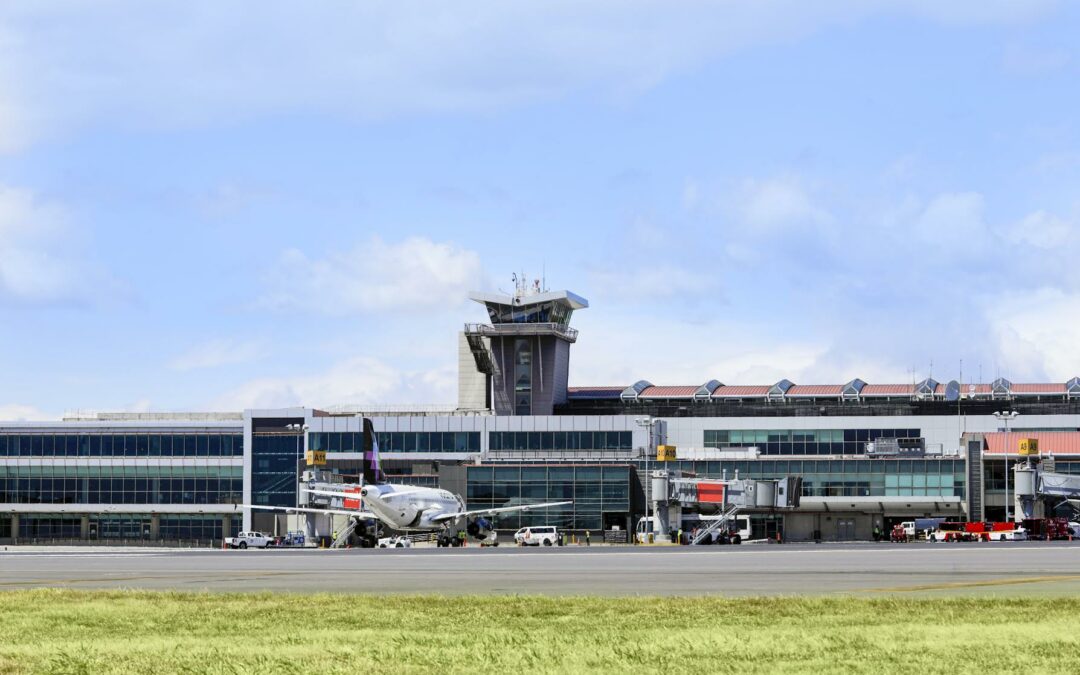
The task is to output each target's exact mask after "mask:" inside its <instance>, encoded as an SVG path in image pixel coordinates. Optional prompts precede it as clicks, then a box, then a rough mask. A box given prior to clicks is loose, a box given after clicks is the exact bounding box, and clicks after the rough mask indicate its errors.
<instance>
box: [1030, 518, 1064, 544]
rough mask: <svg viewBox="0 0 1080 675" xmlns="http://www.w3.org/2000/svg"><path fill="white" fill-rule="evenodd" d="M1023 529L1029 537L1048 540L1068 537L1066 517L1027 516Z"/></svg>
mask: <svg viewBox="0 0 1080 675" xmlns="http://www.w3.org/2000/svg"><path fill="white" fill-rule="evenodd" d="M1024 529H1026V530H1027V531H1028V537H1029V538H1031V539H1042V540H1045V541H1050V540H1053V539H1068V538H1069V519H1068V518H1028V519H1026V520H1024Z"/></svg>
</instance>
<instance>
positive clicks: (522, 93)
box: [0, 0, 1046, 149]
mask: <svg viewBox="0 0 1080 675" xmlns="http://www.w3.org/2000/svg"><path fill="white" fill-rule="evenodd" d="M942 5H947V8H943V7H942ZM1045 9H1046V6H1045V3H1035V2H1028V3H997V2H986V1H985V0H983V1H978V0H971V1H969V2H951V3H940V2H926V3H915V4H911V3H909V2H901V1H899V0H877V1H876V2H868V1H864V0H838V1H834V2H828V3H823V2H817V3H812V2H802V1H801V0H773V1H772V2H758V3H739V2H692V3H682V4H672V3H668V2H661V1H659V0H627V1H621V2H614V1H608V2H596V3H588V4H582V3H580V2H575V1H572V0H553V1H551V2H544V3H490V2H458V3H453V4H446V5H442V4H434V5H430V4H428V5H422V6H421V5H417V4H414V3H403V2H395V1H392V0H381V1H380V0H373V1H371V2H365V3H315V4H312V3H308V4H305V5H303V6H302V7H300V6H297V5H293V4H289V3H190V2H180V1H179V0H174V1H173V2H155V3H152V4H148V3H143V2H134V1H130V2H123V1H112V2H95V3H60V4H55V3H41V2H36V1H35V0H21V1H20V0H7V1H6V2H5V3H4V4H3V8H2V9H0V30H2V31H3V32H2V33H0V85H2V86H0V122H2V121H3V120H5V119H6V120H7V121H8V126H7V128H5V127H0V139H3V140H2V143H0V144H2V145H4V146H5V147H7V148H9V149H11V148H14V147H18V145H20V144H24V143H26V142H29V141H30V140H31V135H32V133H34V132H37V133H47V131H45V130H47V129H49V128H53V129H55V128H57V127H61V128H63V127H73V126H79V125H82V124H86V123H88V122H90V123H92V122H105V123H111V122H112V120H114V119H117V118H123V119H124V120H125V124H126V125H130V124H142V125H146V126H150V127H154V126H158V125H177V124H180V125H185V124H201V123H204V122H209V121H213V122H220V121H222V120H231V119H235V118H245V117H249V116H252V115H263V114H279V113H283V112H285V113H287V112H294V111H298V110H299V111H318V112H329V113H331V114H335V115H341V116H345V117H351V118H360V119H370V118H379V117H385V116H390V115H395V114H416V113H420V114H425V113H428V112H445V111H487V110H491V109H493V108H494V109H497V108H501V107H505V106H511V105H516V104H521V103H528V102H532V101H542V100H550V99H554V98H558V97H561V96H564V95H567V94H569V93H573V92H576V91H591V92H600V93H601V95H606V96H616V97H618V96H621V95H624V94H627V93H630V94H633V93H636V92H639V91H641V90H643V89H647V88H649V87H652V86H655V85H656V84H657V83H659V82H662V81H663V80H664V79H665V78H667V77H669V76H670V75H671V74H673V73H677V72H680V71H683V70H686V69H690V68H693V67H696V66H699V65H700V64H701V63H703V62H706V61H708V60H711V59H714V58H717V57H719V56H722V55H724V54H728V53H731V52H734V51H737V50H741V49H745V48H748V47H754V46H758V45H762V44H770V43H776V42H784V41H789V40H792V39H797V38H799V37H802V36H805V35H808V34H812V33H813V32H815V31H817V30H821V29H823V28H826V27H829V26H833V25H841V24H850V23H854V22H857V21H859V20H861V19H865V18H867V17H869V16H874V15H883V14H884V15H890V14H905V15H914V16H917V17H921V18H923V19H926V20H930V21H937V22H946V23H961V24H968V23H982V22H988V21H989V22H1000V23H1007V24H1012V23H1015V22H1016V20H1017V19H1018V18H1024V17H1025V16H1030V15H1038V14H1040V13H1042V12H1043V11H1045ZM18 120H35V121H36V122H37V126H38V127H39V128H38V129H35V130H31V129H29V128H26V127H25V125H20V124H16V123H15V122H16V121H18ZM20 134H21V135H23V137H22V138H18V137H17V136H18V135H20Z"/></svg>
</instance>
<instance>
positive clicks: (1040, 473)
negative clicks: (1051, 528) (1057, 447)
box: [1013, 446, 1080, 521]
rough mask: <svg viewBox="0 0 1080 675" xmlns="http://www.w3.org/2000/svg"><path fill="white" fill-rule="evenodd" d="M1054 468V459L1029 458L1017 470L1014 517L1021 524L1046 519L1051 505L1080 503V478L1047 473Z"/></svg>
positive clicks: (1071, 475)
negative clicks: (1023, 521) (1028, 519)
mask: <svg viewBox="0 0 1080 675" xmlns="http://www.w3.org/2000/svg"><path fill="white" fill-rule="evenodd" d="M1035 449H1036V451H1037V446H1036V448H1035ZM1052 466H1053V459H1052V458H1049V457H1045V458H1044V457H1038V456H1034V455H1028V457H1027V461H1026V462H1024V463H1022V464H1017V465H1016V466H1015V467H1014V468H1013V476H1014V480H1013V485H1014V486H1015V487H1014V497H1013V498H1014V500H1015V504H1014V508H1013V514H1014V515H1013V517H1014V518H1015V519H1016V520H1017V521H1020V520H1023V519H1025V518H1045V517H1046V515H1047V514H1046V506H1047V504H1048V503H1055V505H1057V504H1060V503H1061V502H1062V501H1067V502H1071V503H1073V504H1077V503H1080V476H1077V475H1073V474H1067V473H1055V472H1053V471H1047V470H1046V469H1047V468H1049V467H1052Z"/></svg>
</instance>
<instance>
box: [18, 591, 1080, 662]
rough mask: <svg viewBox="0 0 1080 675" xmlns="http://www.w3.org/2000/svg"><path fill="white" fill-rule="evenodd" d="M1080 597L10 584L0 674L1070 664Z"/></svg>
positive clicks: (1075, 652) (1078, 649)
mask: <svg viewBox="0 0 1080 675" xmlns="http://www.w3.org/2000/svg"><path fill="white" fill-rule="evenodd" d="M1078 636H1080V599H1076V598H1067V599H1061V600H1048V599H1026V598H1025V599H962V598H952V599H939V600H919V599H910V598H902V599H873V600H862V599H844V598H830V599H807V598H797V599H783V598H769V599H723V598H693V599H689V598H688V599H680V598H657V599H651V598H634V599H613V598H574V599H555V598H546V597H516V598H515V597H487V596H485V597H464V598H443V597H400V596H395V597H377V596H350V595H269V594H267V595H240V594H235V595H219V594H183V593H149V592H106V591H102V592H77V591H62V590H34V591H16V592H8V593H2V594H0V672H4V673H9V672H11V673H18V672H56V673H110V672H112V673H132V672H141V673H148V672H154V673H173V672H229V673H232V672H236V673H249V672H267V673H269V672H274V673H281V672H297V673H299V672H318V673H333V672H349V673H360V672H364V671H371V670H372V669H378V670H379V671H382V670H385V669H393V670H395V671H401V672H418V673H419V672H477V671H480V672H500V673H512V672H519V671H528V672H535V671H557V672H581V671H607V672H630V671H636V672H642V671H644V672H670V673H691V672H692V673H695V674H700V673H708V672H735V673H743V672H747V671H750V672H768V673H773V672H888V673H904V672H908V673H931V672H941V673H945V672H948V673H955V672H981V673H988V672H1003V671H1024V672H1030V673H1046V672H1077V670H1078V668H1080V666H1078V664H1080V637H1078Z"/></svg>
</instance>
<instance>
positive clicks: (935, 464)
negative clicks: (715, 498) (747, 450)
mask: <svg viewBox="0 0 1080 675" xmlns="http://www.w3.org/2000/svg"><path fill="white" fill-rule="evenodd" d="M656 466H657V464H655V463H654V464H652V468H656ZM661 466H663V467H665V468H668V469H681V470H683V471H693V472H695V473H697V475H698V476H699V477H702V478H722V477H724V476H725V475H726V477H727V478H734V477H735V472H736V471H738V475H739V478H754V479H762V480H764V479H771V478H783V477H784V476H802V479H803V496H805V497H963V496H964V494H965V493H964V486H965V485H966V475H967V474H966V468H965V463H964V460H962V459H955V460H954V459H836V460H771V459H766V460H753V461H737V462H732V461H708V462H689V461H682V462H663V463H661ZM725 472H726V474H725Z"/></svg>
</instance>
